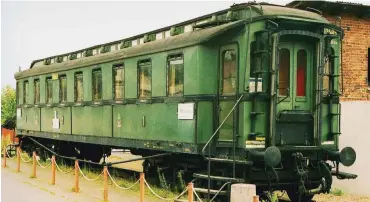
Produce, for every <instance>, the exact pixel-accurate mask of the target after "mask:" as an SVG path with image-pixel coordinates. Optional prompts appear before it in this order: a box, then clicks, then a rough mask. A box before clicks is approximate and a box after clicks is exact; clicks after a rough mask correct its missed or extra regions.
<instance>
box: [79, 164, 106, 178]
mask: <svg viewBox="0 0 370 202" xmlns="http://www.w3.org/2000/svg"><path fill="white" fill-rule="evenodd" d="M77 167H78V170H79V171H80V173H81V175H82V177H84V178H85V179H86V180H87V181H95V180H97V179H99V177H100V176H101V175H102V174H103V171H102V172H101V173H100V174H99V175H98V176H97V177H96V178H88V177H87V176H86V175H85V174H84V173H83V172H82V170H81V168H80V166H79V165H78V164H77ZM72 170H73V169H72Z"/></svg>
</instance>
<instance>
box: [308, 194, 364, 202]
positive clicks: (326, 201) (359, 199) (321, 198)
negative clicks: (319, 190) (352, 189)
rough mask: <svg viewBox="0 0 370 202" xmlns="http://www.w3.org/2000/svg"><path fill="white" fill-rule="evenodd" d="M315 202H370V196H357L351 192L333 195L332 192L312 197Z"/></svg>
mask: <svg viewBox="0 0 370 202" xmlns="http://www.w3.org/2000/svg"><path fill="white" fill-rule="evenodd" d="M314 200H315V201H316V202H354V201H356V202H370V196H357V195H353V194H347V193H345V194H343V195H341V196H335V195H333V194H320V195H317V196H315V197H314Z"/></svg>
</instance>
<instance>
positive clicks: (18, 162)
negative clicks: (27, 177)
mask: <svg viewBox="0 0 370 202" xmlns="http://www.w3.org/2000/svg"><path fill="white" fill-rule="evenodd" d="M16 171H17V172H21V148H20V147H17V170H16Z"/></svg>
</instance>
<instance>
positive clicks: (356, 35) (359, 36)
mask: <svg viewBox="0 0 370 202" xmlns="http://www.w3.org/2000/svg"><path fill="white" fill-rule="evenodd" d="M325 17H326V18H327V19H328V20H329V21H331V22H334V21H335V17H333V16H325ZM341 17H342V27H350V30H349V31H348V30H346V29H345V36H344V40H343V58H342V59H343V60H342V68H343V82H344V92H343V96H342V97H341V100H342V101H349V100H370V86H369V85H368V83H367V71H368V60H369V58H368V48H370V19H369V18H357V17H353V16H351V15H348V14H343V15H342V16H341ZM369 79H370V78H369Z"/></svg>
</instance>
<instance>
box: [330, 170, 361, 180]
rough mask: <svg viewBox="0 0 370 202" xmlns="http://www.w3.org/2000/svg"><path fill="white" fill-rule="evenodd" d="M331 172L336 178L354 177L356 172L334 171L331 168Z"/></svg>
mask: <svg viewBox="0 0 370 202" xmlns="http://www.w3.org/2000/svg"><path fill="white" fill-rule="evenodd" d="M331 174H332V175H334V176H337V178H338V179H341V180H343V179H356V178H357V175H356V174H351V173H345V172H341V171H338V172H337V171H334V170H332V171H331Z"/></svg>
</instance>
